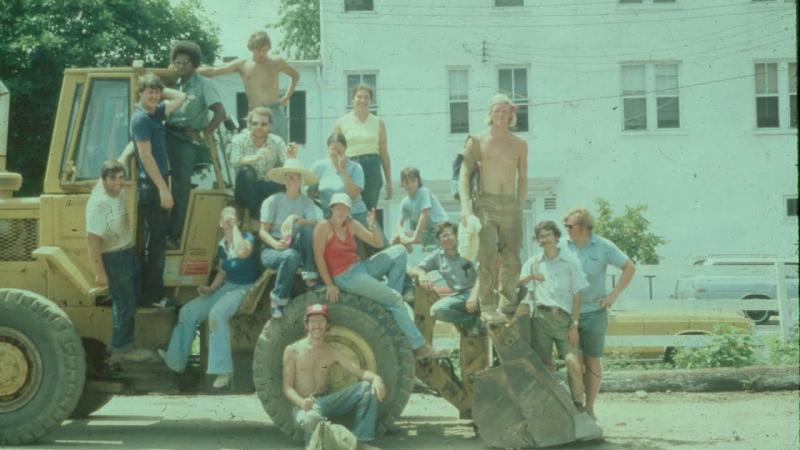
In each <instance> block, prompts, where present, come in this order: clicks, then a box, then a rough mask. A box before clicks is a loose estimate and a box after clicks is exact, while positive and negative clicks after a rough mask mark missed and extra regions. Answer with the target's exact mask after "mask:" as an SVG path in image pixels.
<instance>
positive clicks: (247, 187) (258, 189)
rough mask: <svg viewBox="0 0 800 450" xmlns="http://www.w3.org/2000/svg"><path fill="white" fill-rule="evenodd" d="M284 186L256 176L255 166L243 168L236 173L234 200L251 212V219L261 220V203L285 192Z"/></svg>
mask: <svg viewBox="0 0 800 450" xmlns="http://www.w3.org/2000/svg"><path fill="white" fill-rule="evenodd" d="M284 190H285V187H284V185H282V184H280V183H276V182H274V181H266V180H264V179H263V178H261V177H260V176H259V175H258V174H256V169H254V168H253V166H242V167H239V169H238V170H237V171H236V187H235V188H234V190H233V198H234V199H235V200H236V203H237V204H238V205H239V206H241V207H245V208H247V210H248V211H250V217H251V218H253V219H256V220H260V218H261V203H263V202H264V200H265V199H266V198H267V197H269V196H270V195H272V194H275V193H277V192H283V191H284Z"/></svg>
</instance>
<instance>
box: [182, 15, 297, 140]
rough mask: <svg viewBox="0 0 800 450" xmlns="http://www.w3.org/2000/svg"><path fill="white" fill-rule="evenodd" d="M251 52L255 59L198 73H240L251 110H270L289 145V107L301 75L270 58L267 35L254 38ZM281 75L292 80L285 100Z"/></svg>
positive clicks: (274, 124)
mask: <svg viewBox="0 0 800 450" xmlns="http://www.w3.org/2000/svg"><path fill="white" fill-rule="evenodd" d="M247 48H248V49H249V50H250V51H251V52H253V59H244V58H240V59H236V60H234V61H231V62H229V63H227V64H225V65H224V66H220V67H201V68H199V69H197V73H199V74H200V75H204V76H207V77H215V76H218V75H225V74H228V73H233V72H238V73H239V76H241V77H242V82H243V83H244V92H245V95H247V110H248V111H250V110H251V109H253V108H255V107H256V106H266V107H267V108H269V109H270V110H271V112H272V130H271V131H272V132H273V133H275V134H277V135H279V136H280V137H281V138H283V140H284V141H286V142H289V133H288V131H289V130H288V124H287V115H286V105H287V104H288V103H289V98H291V97H292V94H293V93H294V89H295V88H296V87H297V82H298V81H300V74H299V73H298V72H297V70H296V69H295V68H294V67H292V66H290V65H289V64H288V63H287V62H286V61H285V60H284V59H281V58H270V57H269V56H268V53H269V51H270V49H271V48H272V42H271V41H270V39H269V36H268V35H267V33H266V32H264V31H256V32H255V33H253V34H251V35H250V39H249V40H248V41H247ZM281 72H283V73H285V74H286V75H288V76H289V77H290V78H291V79H292V81H291V83H290V84H289V88H288V89H286V93H285V94H283V96H282V97H281V96H279V93H278V75H279V74H280V73H281Z"/></svg>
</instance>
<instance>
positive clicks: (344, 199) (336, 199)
mask: <svg viewBox="0 0 800 450" xmlns="http://www.w3.org/2000/svg"><path fill="white" fill-rule="evenodd" d="M337 203H341V204H342V205H345V206H347V207H348V208H352V207H353V201H352V200H350V196H349V195H347V194H346V193H344V192H337V193H335V194H333V195H332V196H331V201H330V202H328V206H333V205H335V204H337Z"/></svg>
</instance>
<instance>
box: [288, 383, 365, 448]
mask: <svg viewBox="0 0 800 450" xmlns="http://www.w3.org/2000/svg"><path fill="white" fill-rule="evenodd" d="M353 409H355V410H356V417H355V422H354V423H353V430H352V431H353V434H354V435H355V436H356V439H358V440H359V441H361V442H364V441H371V440H373V439H375V423H376V422H377V420H378V399H377V398H375V396H374V395H372V384H370V383H369V382H368V381H359V382H358V383H353V384H351V385H350V386H347V387H345V388H342V389H339V390H338V391H335V392H331V393H330V394H325V395H320V396H315V397H314V406H313V407H312V408H311V409H310V410H308V411H304V410H302V409H300V408H297V407H295V408H293V409H292V412H293V413H294V420H295V422H296V423H297V425H299V426H300V427H301V428H302V429H303V431H304V432H305V438H306V442H308V439H309V438H310V437H311V433H313V432H314V428H316V427H317V424H318V423H320V422H322V421H325V420H328V418H329V417H336V416H343V415H345V414H347V413H349V412H350V411H352V410H353Z"/></svg>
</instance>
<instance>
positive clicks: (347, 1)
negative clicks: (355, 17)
mask: <svg viewBox="0 0 800 450" xmlns="http://www.w3.org/2000/svg"><path fill="white" fill-rule="evenodd" d="M373 9H374V8H373V4H372V0H344V12H350V11H372V10H373Z"/></svg>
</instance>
